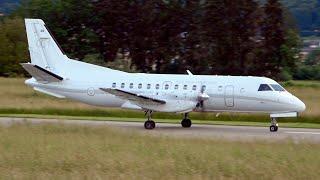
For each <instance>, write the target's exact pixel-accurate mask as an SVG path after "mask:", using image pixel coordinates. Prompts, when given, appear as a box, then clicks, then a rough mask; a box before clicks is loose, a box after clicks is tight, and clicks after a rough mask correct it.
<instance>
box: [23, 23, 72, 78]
mask: <svg viewBox="0 0 320 180" xmlns="http://www.w3.org/2000/svg"><path fill="white" fill-rule="evenodd" d="M25 24H26V31H27V37H28V44H29V52H30V57H31V63H32V64H34V65H37V66H40V67H42V68H44V69H46V70H48V71H51V72H55V73H59V72H61V70H62V68H63V64H64V61H67V60H68V58H67V57H66V56H65V55H64V53H63V51H62V50H61V49H60V47H59V45H58V43H57V42H56V41H55V39H54V38H53V37H52V36H51V34H50V32H49V31H48V29H47V28H46V26H45V23H44V22H43V21H42V20H41V19H25Z"/></svg>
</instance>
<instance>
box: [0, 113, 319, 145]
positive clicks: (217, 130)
mask: <svg viewBox="0 0 320 180" xmlns="http://www.w3.org/2000/svg"><path fill="white" fill-rule="evenodd" d="M26 123H28V124H32V125H39V124H63V125H82V126H91V127H100V126H106V127H110V128H117V129H118V130H121V131H124V132H138V133H141V134H143V135H151V136H168V137H179V138H187V139H194V138H196V139H198V138H200V139H224V140H231V141H254V140H266V141H281V140H291V141H293V142H314V143H320V129H305V128H281V124H280V127H279V131H278V132H273V133H271V132H270V131H269V127H252V126H223V125H198V124H194V125H193V126H192V127H191V128H188V129H185V128H182V127H181V125H180V124H167V123H157V124H156V128H155V129H154V130H145V129H144V127H143V122H116V121H90V120H58V119H34V118H6V117H4V118H0V125H1V126H5V127H7V126H11V125H13V124H26Z"/></svg>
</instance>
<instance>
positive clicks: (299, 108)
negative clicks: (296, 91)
mask: <svg viewBox="0 0 320 180" xmlns="http://www.w3.org/2000/svg"><path fill="white" fill-rule="evenodd" d="M294 105H295V108H296V111H297V112H303V111H304V110H306V105H305V104H304V103H303V102H302V101H301V100H300V99H299V98H297V97H295V98H294Z"/></svg>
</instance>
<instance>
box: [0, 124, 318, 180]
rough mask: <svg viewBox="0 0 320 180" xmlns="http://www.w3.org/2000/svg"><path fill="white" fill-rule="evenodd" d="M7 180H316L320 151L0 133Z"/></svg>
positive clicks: (296, 146)
mask: <svg viewBox="0 0 320 180" xmlns="http://www.w3.org/2000/svg"><path fill="white" fill-rule="evenodd" d="M0 137H1V138H0V152H1V153H0V176H1V178H2V179H61V178H62V179H317V178H319V176H320V171H319V168H320V145H319V144H312V143H294V142H291V141H289V142H278V143H274V142H265V141H264V142H262V141H256V142H231V141H223V140H219V139H217V140H205V139H184V138H182V139H181V138H170V137H151V136H148V135H147V134H145V135H141V134H136V133H135V132H128V131H127V130H126V132H124V131H123V130H121V129H113V130H111V129H109V128H107V127H98V128H93V127H81V126H72V127H71V126H63V125H39V126H33V125H14V126H12V127H7V128H4V127H0Z"/></svg>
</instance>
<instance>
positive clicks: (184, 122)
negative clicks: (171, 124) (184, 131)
mask: <svg viewBox="0 0 320 180" xmlns="http://www.w3.org/2000/svg"><path fill="white" fill-rule="evenodd" d="M181 125H182V127H184V128H190V127H191V125H192V122H191V120H190V119H189V118H188V113H185V114H184V118H183V119H182V121H181Z"/></svg>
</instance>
